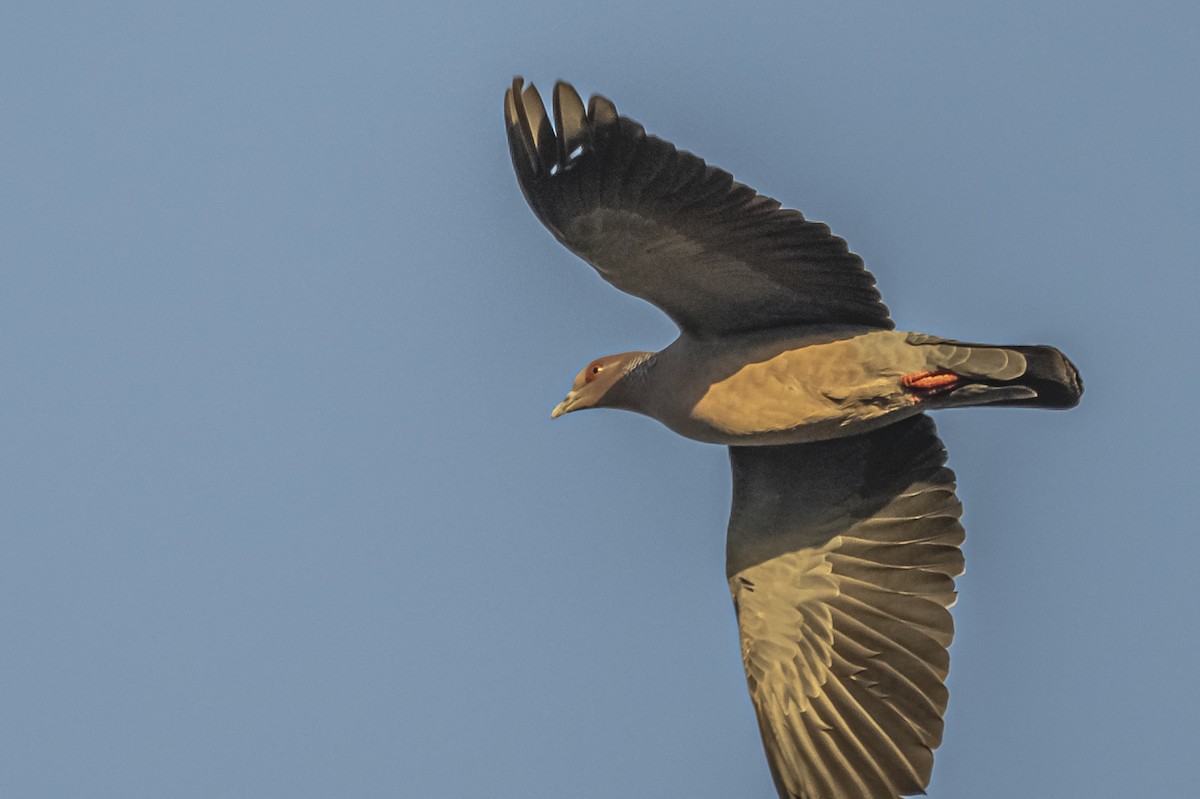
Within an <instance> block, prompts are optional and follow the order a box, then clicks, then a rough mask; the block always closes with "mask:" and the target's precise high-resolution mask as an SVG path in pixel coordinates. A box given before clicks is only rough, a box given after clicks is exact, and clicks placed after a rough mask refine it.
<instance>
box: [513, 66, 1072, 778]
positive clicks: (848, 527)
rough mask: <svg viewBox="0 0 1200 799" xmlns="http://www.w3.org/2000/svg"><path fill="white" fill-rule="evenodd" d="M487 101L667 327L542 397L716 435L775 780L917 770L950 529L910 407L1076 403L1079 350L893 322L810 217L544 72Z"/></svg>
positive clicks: (923, 422) (754, 685)
mask: <svg viewBox="0 0 1200 799" xmlns="http://www.w3.org/2000/svg"><path fill="white" fill-rule="evenodd" d="M504 115H505V123H506V127H507V132H508V141H509V148H510V151H511V155H512V162H513V167H514V169H515V171H516V175H517V181H518V183H519V185H520V187H521V191H522V193H523V194H524V196H525V199H526V200H527V201H528V203H529V206H530V207H531V208H532V209H533V212H534V214H536V216H537V217H538V219H540V220H541V221H542V223H543V224H544V225H545V226H546V227H547V228H548V229H549V230H550V232H551V233H552V234H553V235H554V237H555V238H557V239H558V240H559V241H560V242H562V244H563V245H565V246H566V247H567V249H569V250H571V251H572V252H573V253H575V254H576V255H578V256H579V257H580V258H582V259H583V260H584V261H586V262H587V263H589V264H591V265H592V266H593V267H594V268H595V269H596V271H597V272H599V274H600V276H601V277H603V278H604V279H605V280H606V281H608V282H609V283H611V284H612V285H614V286H616V287H617V288H618V289H621V290H622V291H625V292H627V293H629V294H632V295H634V296H635V297H640V298H642V299H644V300H647V301H649V302H650V303H652V304H654V305H656V306H657V307H658V308H659V309H661V310H662V311H663V312H664V313H666V314H667V316H669V317H670V318H671V319H672V321H674V322H675V324H676V325H677V326H678V328H679V337H678V338H677V339H676V340H675V341H674V342H673V343H672V344H671V345H669V346H668V347H667V348H666V349H664V350H662V351H661V352H625V353H621V354H617V355H611V356H607V357H603V358H598V359H596V360H594V361H592V362H591V363H589V364H588V365H587V366H586V367H585V368H584V369H583V371H581V372H580V373H579V374H578V376H577V377H576V378H575V380H574V384H573V385H572V387H571V389H570V392H569V393H568V394H567V396H566V398H565V399H563V401H562V402H561V403H559V404H558V406H557V407H555V408H554V410H553V412H552V414H551V415H552V417H554V418H557V417H559V416H562V415H564V414H568V413H574V412H576V411H579V410H584V409H587V408H618V409H623V410H628V411H634V412H636V413H641V414H644V415H646V416H649V417H651V418H653V419H656V420H658V421H659V422H661V423H662V424H663V425H665V426H666V427H667V428H669V429H670V430H672V431H674V432H676V433H678V434H680V435H682V436H686V437H688V438H691V439H694V440H697V441H702V442H707V443H712V444H719V445H725V446H727V447H728V448H729V459H730V464H731V467H732V472H733V503H732V510H731V512H730V518H729V527H728V539H727V549H726V564H727V566H726V577H727V579H728V584H729V589H730V592H731V594H732V597H733V604H734V609H735V613H736V617H737V623H738V630H739V637H740V640H741V654H742V661H743V663H744V665H745V669H746V680H747V683H748V685H749V689H750V698H751V701H752V704H753V706H754V710H755V714H756V716H757V720H758V727H759V731H760V733H761V736H762V742H763V747H764V750H765V753H766V758H767V762H768V765H769V767H770V770H771V775H772V777H773V779H774V783H775V787H776V789H777V791H778V794H779V796H780V797H781V799H890V798H892V797H898V796H907V795H912V794H918V793H924V789H925V788H926V786H928V784H929V780H930V776H931V773H932V769H933V750H934V749H936V748H937V747H938V745H939V744H940V743H941V740H942V733H943V718H944V715H945V711H946V703H947V700H948V693H947V690H946V687H945V680H946V675H947V673H948V670H949V653H948V647H949V645H950V642H951V639H952V637H953V632H954V627H953V621H952V619H951V615H950V612H949V609H950V607H951V606H952V605H953V604H954V601H955V599H956V597H957V594H956V592H955V586H954V578H955V577H957V576H958V575H960V574H961V573H962V571H963V556H962V552H961V549H960V547H961V544H962V542H963V538H964V533H963V527H962V525H961V523H960V517H961V514H962V506H961V504H960V503H959V501H958V499H957V497H956V496H955V476H954V473H953V472H952V471H951V470H950V469H948V468H947V467H946V465H945V464H946V452H945V449H944V447H943V446H942V443H941V441H940V439H939V438H938V435H937V432H936V430H935V428H934V424H933V421H932V420H931V419H930V417H929V416H928V413H927V412H928V411H932V410H939V409H942V408H954V407H964V406H974V405H994V406H1021V407H1028V408H1070V407H1073V406H1075V405H1076V404H1078V402H1079V399H1080V396H1081V395H1082V393H1083V383H1082V381H1081V380H1080V377H1079V372H1078V371H1077V370H1076V368H1075V366H1074V365H1073V364H1072V363H1071V362H1070V361H1069V360H1068V359H1067V358H1066V357H1065V356H1064V355H1063V354H1062V353H1061V352H1059V351H1058V350H1057V349H1055V348H1053V347H1049V346H1024V345H1021V346H997V345H986V344H972V343H968V342H962V341H956V340H952V339H945V338H940V337H937V336H931V335H926V334H922V333H912V332H902V331H897V330H896V329H895V324H894V323H893V321H892V319H891V316H890V314H889V311H888V309H887V307H886V306H885V305H884V304H883V302H882V300H881V297H880V294H879V291H878V290H877V288H876V286H875V278H874V277H873V276H872V275H871V273H870V272H868V271H867V270H866V269H865V268H864V266H863V261H862V259H861V258H860V257H859V256H857V255H855V254H854V253H852V252H851V251H850V250H849V248H848V247H847V245H846V242H845V241H844V240H843V239H841V238H839V237H837V236H835V235H833V234H832V233H831V232H830V229H829V227H828V226H827V225H825V224H823V223H820V222H813V221H809V220H807V219H805V217H804V216H803V215H802V214H801V213H800V212H799V211H795V210H789V209H785V208H783V207H782V206H781V204H780V203H779V202H778V201H776V200H773V199H771V198H769V197H765V196H763V195H760V194H758V193H757V192H756V191H755V190H754V189H752V188H750V187H748V186H745V185H743V184H740V183H737V182H736V181H734V179H733V177H732V176H731V175H730V174H729V173H728V172H725V171H723V170H721V169H718V168H716V167H712V166H709V165H708V164H706V163H705V162H704V161H703V160H702V159H700V158H699V157H697V156H695V155H692V154H691V153H688V152H684V151H681V150H678V149H676V148H675V147H674V145H672V144H670V143H669V142H667V141H664V140H663V139H660V138H657V137H655V136H652V135H649V134H647V133H646V132H645V130H644V129H643V127H642V126H641V125H640V124H638V123H637V122H635V121H633V120H632V119H629V118H628V117H624V116H621V115H619V114H618V113H617V110H616V107H615V106H614V105H613V103H612V101H610V100H608V99H606V98H605V97H602V96H599V95H596V96H593V97H592V98H591V99H590V101H589V102H588V104H587V106H586V107H585V106H584V103H583V101H582V99H581V98H580V96H579V94H578V93H577V92H576V91H575V89H574V88H573V87H572V86H571V85H570V84H567V83H563V82H559V83H557V84H556V85H555V87H554V92H553V102H552V106H551V112H550V113H547V111H546V107H545V105H544V104H543V101H542V99H541V97H540V95H539V93H538V91H537V89H536V88H535V87H534V86H533V85H532V84H530V85H529V86H528V87H526V86H525V84H524V81H523V79H521V78H519V77H518V78H516V79H514V81H513V84H512V86H511V88H509V89H508V90H507V91H506V92H505V96H504ZM551 116H552V117H553V121H551Z"/></svg>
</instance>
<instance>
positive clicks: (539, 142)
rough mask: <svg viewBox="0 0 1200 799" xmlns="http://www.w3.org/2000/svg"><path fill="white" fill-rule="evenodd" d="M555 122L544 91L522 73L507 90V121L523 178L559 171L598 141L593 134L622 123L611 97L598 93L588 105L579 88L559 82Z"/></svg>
mask: <svg viewBox="0 0 1200 799" xmlns="http://www.w3.org/2000/svg"><path fill="white" fill-rule="evenodd" d="M551 101H552V113H553V124H551V116H550V115H549V114H547V113H546V106H545V104H544V103H543V102H542V97H541V94H539V93H538V90H537V88H536V87H535V86H534V85H533V84H532V83H530V84H528V85H526V83H525V79H524V78H522V77H521V76H520V75H518V76H516V77H514V78H513V82H512V86H510V87H509V88H508V89H506V90H505V91H504V121H505V126H506V128H507V130H508V139H509V147H510V148H511V150H512V156H513V164H514V166H515V167H516V168H517V173H518V174H519V175H520V176H521V179H522V180H523V181H524V180H529V179H532V178H537V177H544V176H546V175H548V174H554V173H555V172H557V171H558V170H559V169H562V168H563V167H565V166H567V165H568V164H569V163H570V162H571V161H574V160H575V159H576V158H578V157H579V156H580V155H582V154H583V153H584V152H587V151H588V150H590V149H592V148H593V146H594V144H595V138H594V133H595V132H597V131H599V130H602V129H604V128H606V127H609V126H612V125H616V124H618V122H619V116H618V115H617V107H616V106H615V105H614V104H613V102H612V101H611V100H609V99H608V98H607V97H602V96H600V95H598V94H597V95H593V96H592V98H591V100H589V101H588V104H587V106H586V107H585V106H584V104H583V99H582V98H581V97H580V96H579V92H577V91H575V87H574V86H572V85H571V84H569V83H567V82H565V81H558V82H557V83H555V84H554V92H553V94H552V95H551Z"/></svg>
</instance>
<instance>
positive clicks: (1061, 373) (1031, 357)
mask: <svg viewBox="0 0 1200 799" xmlns="http://www.w3.org/2000/svg"><path fill="white" fill-rule="evenodd" d="M909 343H911V344H918V345H924V346H927V347H929V353H930V363H931V365H932V366H934V367H935V368H936V369H938V370H941V371H944V372H947V373H950V374H953V375H954V376H955V377H957V378H958V380H957V381H956V382H954V383H953V384H952V385H951V386H947V388H946V390H944V392H943V391H938V392H936V393H935V394H933V395H931V396H928V397H927V398H926V401H928V402H929V407H930V408H953V407H956V406H963V405H997V406H1014V407H1015V406H1021V407H1025V408H1074V407H1075V406H1076V405H1078V404H1079V398H1080V397H1081V396H1082V395H1083V380H1081V379H1080V377H1079V370H1078V369H1076V368H1075V364H1073V363H1071V361H1070V360H1068V358H1067V356H1065V355H1063V354H1062V353H1061V352H1059V351H1058V350H1057V349H1055V348H1054V347H1047V346H1040V345H1039V346H997V345H992V344H968V343H966V342H962V341H948V340H946V339H936V338H933V337H931V336H923V335H916V336H910V338H909ZM1017 356H1019V357H1017ZM1022 363H1023V364H1024V365H1023V367H1022Z"/></svg>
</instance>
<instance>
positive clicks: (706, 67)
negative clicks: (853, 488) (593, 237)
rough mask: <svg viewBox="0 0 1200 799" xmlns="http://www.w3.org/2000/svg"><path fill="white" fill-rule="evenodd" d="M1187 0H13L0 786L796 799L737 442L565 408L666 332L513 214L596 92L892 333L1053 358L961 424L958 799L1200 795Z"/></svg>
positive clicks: (952, 760)
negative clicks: (547, 92)
mask: <svg viewBox="0 0 1200 799" xmlns="http://www.w3.org/2000/svg"><path fill="white" fill-rule="evenodd" d="M1198 40H1200V5H1197V4H1196V3H1194V2H1175V3H1168V2H1147V0H1129V1H1128V2H1057V3H1043V2H1005V3H1000V2H991V3H964V2H961V1H960V2H939V3H931V2H906V3H896V2H871V3H861V2H837V3H830V2H820V3H814V2H804V1H803V0H788V2H774V3H759V4H751V5H746V4H741V3H731V2H721V3H717V2H670V3H645V4H644V3H642V2H615V3H601V2H598V3H590V4H575V5H572V4H567V3H563V2H561V1H555V2H522V1H520V0H519V1H518V2H514V3H485V2H474V3H459V2H443V3H438V4H432V3H429V4H415V3H411V2H407V3H404V2H395V3H321V2H303V3H270V4H267V3H204V4H167V3H157V2H144V3H79V4H66V3H63V4H57V3H6V4H5V5H4V7H3V10H0V719H2V722H0V795H3V796H6V797H63V796H75V797H122V798H128V797H329V796H350V797H405V798H406V799H407V798H408V797H421V798H422V799H423V798H424V797H431V798H434V799H441V798H442V797H447V798H449V799H457V798H458V797H467V796H488V797H503V798H507V797H514V798H517V797H519V798H520V799H552V798H553V799H561V798H562V797H569V798H570V799H611V798H612V797H622V799H623V798H624V797H635V798H636V797H654V798H656V799H657V798H658V797H676V796H687V797H689V798H690V799H708V798H709V797H711V798H712V799H718V798H720V799H726V798H727V797H731V796H738V797H764V798H765V797H771V796H773V792H772V787H771V782H770V777H769V774H768V771H767V768H766V764H765V761H764V758H763V755H762V753H761V750H760V745H759V741H758V733H757V729H756V727H755V723H754V718H753V713H752V710H751V707H750V703H749V699H748V697H747V695H746V689H745V683H744V677H743V675H742V669H741V663H740V660H739V654H738V649H737V643H736V633H735V628H734V619H733V613H732V609H731V606H730V601H729V596H728V592H727V589H726V586H725V582H724V566H723V558H724V527H725V522H726V519H727V514H728V502H729V475H728V465H727V461H726V454H725V452H724V451H723V450H722V449H720V448H717V447H710V446H704V445H701V444H696V443H693V442H690V441H685V440H682V439H680V438H677V437H675V436H674V435H673V434H670V433H669V432H668V431H666V430H665V429H663V428H661V427H659V426H658V425H657V424H656V423H654V422H652V421H650V420H647V419H643V418H640V417H636V416H634V415H631V414H622V413H618V412H595V413H586V414H577V415H574V416H571V417H568V418H566V419H562V420H559V421H557V422H554V423H551V421H550V418H549V412H550V409H551V407H552V406H553V405H554V404H555V403H556V402H557V401H558V400H559V399H561V398H562V396H563V394H564V393H565V391H566V389H567V387H568V385H569V383H570V381H571V379H572V378H573V376H574V375H575V373H576V372H577V371H578V370H579V369H580V368H581V367H582V366H583V365H585V364H586V363H587V362H588V361H589V360H590V359H592V358H593V357H596V356H599V355H603V354H608V353H612V352H619V351H622V350H627V349H647V348H658V347H661V346H663V345H665V344H666V343H668V342H669V341H670V340H671V338H672V337H673V332H674V331H673V328H672V326H671V324H670V323H669V322H668V321H667V320H666V318H665V317H663V316H662V315H661V314H659V313H658V311H657V310H655V309H654V308H652V307H651V306H649V305H646V304H645V303H642V302H641V301H639V300H635V299H633V298H630V297H626V296H624V295H622V294H620V293H619V292H617V291H616V290H614V289H612V288H611V287H609V286H608V285H606V284H605V283H603V282H602V281H601V280H600V279H599V277H598V276H597V275H596V274H595V273H594V272H593V271H592V270H591V269H590V268H588V267H587V266H586V265H584V264H583V263H582V262H579V261H577V260H576V259H574V258H573V256H571V255H570V254H569V253H567V252H566V251H565V250H563V249H562V248H561V247H560V246H559V245H558V244H557V243H556V242H555V241H554V240H553V239H552V238H551V236H550V235H549V234H548V233H547V232H546V231H545V230H544V229H543V228H542V227H541V225H540V224H539V223H538V222H537V221H536V219H535V218H534V217H533V214H532V213H531V212H530V211H529V210H528V208H527V207H526V205H525V203H524V201H523V199H522V198H521V196H520V193H519V191H518V189H517V186H516V182H515V180H514V178H513V175H512V172H511V166H510V163H509V156H508V151H507V145H506V142H505V138H504V129H503V123H502V113H501V108H502V96H503V90H504V88H505V86H506V85H507V84H508V82H509V81H510V80H511V78H512V76H513V75H514V74H517V73H520V74H523V75H524V76H525V77H526V78H529V79H533V80H535V81H537V82H538V84H539V85H540V86H542V87H543V88H548V87H549V86H550V85H551V84H552V82H553V80H554V79H556V78H564V79H567V80H571V81H573V82H574V83H575V84H576V85H577V86H578V88H579V89H580V91H581V92H582V93H584V94H585V96H586V95H588V94H591V93H592V92H601V93H604V94H606V95H607V96H609V97H611V98H612V99H613V100H614V101H615V102H616V104H617V107H618V108H619V109H620V110H621V111H622V112H624V113H626V114H629V115H631V116H633V117H634V118H636V119H638V120H640V121H642V122H643V123H644V124H645V125H646V126H647V128H648V129H649V130H650V131H651V132H654V133H657V134H660V135H662V136H663V137H665V138H668V139H670V140H672V141H674V142H675V143H676V144H678V145H679V146H680V147H683V148H686V149H689V150H692V151H694V152H697V153H699V154H701V155H703V156H704V157H705V158H707V159H708V160H709V161H710V162H712V163H715V164H718V165H720V166H723V167H725V168H727V169H729V170H731V171H732V172H733V173H734V174H735V175H736V176H737V177H738V178H739V179H740V180H742V181H745V182H747V183H749V184H751V185H753V186H755V187H756V188H758V189H759V190H760V191H763V192H765V193H768V194H771V195H773V196H775V197H778V198H780V199H781V200H783V201H784V202H785V204H787V205H789V206H792V207H797V208H799V209H801V210H802V211H804V212H805V213H806V214H807V215H808V216H809V217H810V218H814V219H819V220H823V221H826V222H828V223H829V224H830V225H831V226H832V227H833V229H834V231H836V232H837V233H839V234H840V235H842V236H844V237H845V238H846V239H847V240H848V241H849V242H850V244H851V247H852V248H853V249H854V250H855V251H856V252H858V253H860V254H861V255H862V256H863V257H864V258H865V259H866V262H867V265H868V267H869V268H870V269H871V270H872V271H873V272H874V273H875V274H876V276H877V277H878V279H879V283H880V286H881V289H882V291H883V293H884V297H885V299H886V301H887V302H888V304H889V305H890V307H891V309H892V312H893V315H894V316H895V318H896V319H897V321H898V323H899V326H900V327H901V328H902V329H909V330H920V331H924V332H928V333H933V334H939V335H945V336H951V337H957V338H962V339H966V340H981V341H994V342H1004V343H1035V342H1036V343H1052V344H1055V345H1058V346H1060V347H1061V348H1062V349H1063V350H1064V351H1066V352H1067V353H1068V354H1069V355H1070V356H1071V358H1072V359H1073V360H1074V361H1075V362H1076V363H1077V364H1078V365H1079V367H1080V369H1081V371H1082V373H1083V376H1084V380H1085V382H1086V384H1087V394H1086V395H1085V396H1084V399H1083V404H1082V406H1081V407H1079V408H1078V409H1076V410H1074V411H1071V412H1069V413H1056V412H1046V411H1018V410H972V411H969V412H968V411H952V412H949V413H944V414H942V415H941V416H939V417H938V423H939V426H940V429H941V431H942V434H943V437H944V439H945V441H946V444H947V447H948V449H949V451H950V465H951V466H952V467H953V468H954V469H955V471H956V472H957V473H958V476H959V485H960V496H961V497H962V499H963V501H964V503H965V505H966V516H965V523H966V527H967V533H968V540H967V544H966V552H967V560H968V567H967V568H968V571H967V574H966V575H965V576H964V577H963V578H962V579H961V581H960V584H959V586H960V590H961V600H960V602H959V604H958V607H957V609H956V611H955V612H956V617H957V621H958V637H957V640H956V641H955V644H954V646H953V648H952V667H951V675H950V687H951V701H950V709H949V715H948V720H947V727H946V737H945V743H944V745H943V746H942V748H941V749H940V750H939V752H938V755H937V760H936V765H935V768H934V779H933V784H932V786H931V789H930V795H931V796H932V797H934V798H935V799H945V798H949V797H953V798H955V799H960V798H965V799H992V798H995V799H1000V798H1002V797H1003V798H1004V799H1009V798H1011V797H1085V796H1086V797H1089V798H1090V799H1116V798H1118V797H1121V798H1124V797H1132V796H1154V797H1159V798H1160V799H1186V798H1187V797H1194V796H1195V795H1196V794H1195V790H1196V787H1195V786H1196V781H1195V774H1194V772H1195V761H1196V756H1197V754H1198V749H1197V734H1196V729H1197V721H1198V719H1197V716H1198V714H1200V691H1198V690H1197V687H1196V686H1197V680H1196V668H1197V663H1198V662H1200V632H1198V628H1200V622H1198V621H1197V616H1198V611H1200V600H1198V599H1197V594H1196V582H1197V578H1196V575H1197V572H1198V569H1200V537H1198V533H1200V530H1198V529H1197V523H1196V514H1195V503H1196V495H1197V493H1200V468H1198V466H1200V455H1198V453H1200V423H1198V418H1200V416H1198V414H1197V407H1196V402H1197V400H1196V398H1197V396H1198V395H1200V380H1198V378H1197V366H1198V365H1200V364H1198V362H1200V358H1198V357H1197V346H1198V340H1200V322H1198V317H1200V232H1198V222H1197V220H1198V219H1200V103H1198V102H1197V98H1198V97H1200V50H1197V45H1196V42H1197V41H1198Z"/></svg>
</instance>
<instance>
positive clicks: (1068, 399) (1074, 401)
mask: <svg viewBox="0 0 1200 799" xmlns="http://www.w3.org/2000/svg"><path fill="white" fill-rule="evenodd" d="M1004 349H1007V350H1011V351H1013V352H1019V353H1021V354H1022V355H1024V356H1025V374H1023V375H1021V377H1019V378H1017V380H1016V381H1015V382H1017V383H1019V384H1020V385H1022V386H1028V387H1029V388H1031V389H1033V390H1034V391H1036V392H1037V396H1036V397H1030V398H1029V399H1019V400H1011V401H1005V400H1001V401H1000V402H997V403H996V404H997V405H1024V406H1025V407H1028V408H1074V407H1075V406H1076V405H1078V404H1079V398H1080V397H1082V396H1083V379H1082V378H1080V376H1079V370H1078V369H1076V368H1075V364H1073V363H1071V361H1070V359H1069V358H1067V356H1065V355H1063V354H1062V353H1061V352H1059V351H1058V350H1057V349H1055V348H1054V347H1047V346H1044V345H1039V346H1031V347H1005V348H1004Z"/></svg>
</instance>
